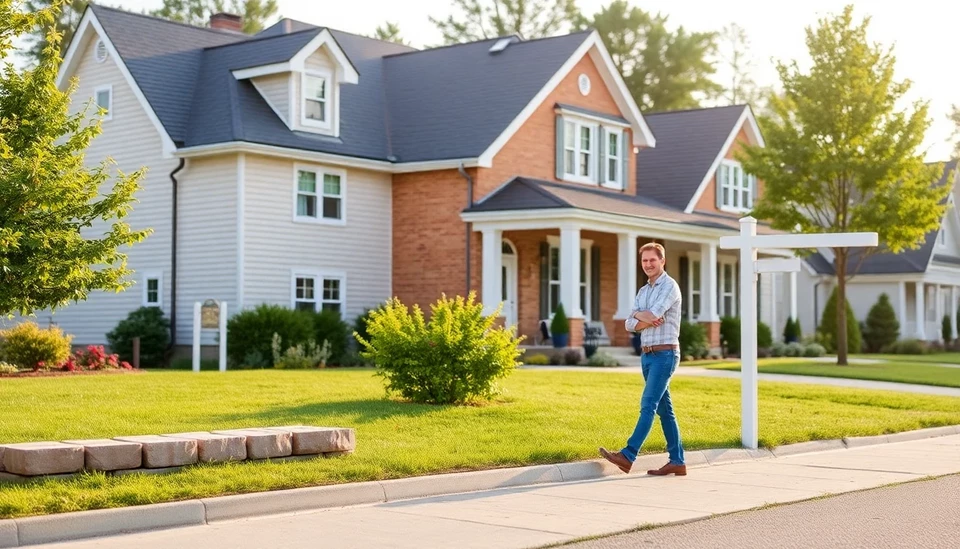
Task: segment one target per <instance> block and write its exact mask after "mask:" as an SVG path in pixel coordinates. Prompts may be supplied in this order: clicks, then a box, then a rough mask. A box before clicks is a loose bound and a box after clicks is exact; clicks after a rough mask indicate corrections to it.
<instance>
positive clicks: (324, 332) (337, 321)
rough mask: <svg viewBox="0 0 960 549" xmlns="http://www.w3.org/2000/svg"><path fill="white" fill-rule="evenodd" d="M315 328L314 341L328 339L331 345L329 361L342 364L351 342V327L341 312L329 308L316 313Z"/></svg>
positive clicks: (314, 318)
mask: <svg viewBox="0 0 960 549" xmlns="http://www.w3.org/2000/svg"><path fill="white" fill-rule="evenodd" d="M313 329H314V331H313V340H314V341H326V342H328V343H329V345H330V356H329V362H330V363H331V364H340V362H341V361H342V360H343V354H344V353H345V352H346V351H347V345H349V342H350V327H349V326H347V323H346V322H344V321H343V320H341V317H340V312H339V311H331V310H329V309H327V310H324V311H320V312H318V313H315V315H314V317H313Z"/></svg>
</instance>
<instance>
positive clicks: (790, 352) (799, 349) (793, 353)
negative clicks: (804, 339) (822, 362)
mask: <svg viewBox="0 0 960 549" xmlns="http://www.w3.org/2000/svg"><path fill="white" fill-rule="evenodd" d="M804 352H806V347H804V345H803V343H800V342H798V341H794V342H793V343H788V344H787V347H786V349H785V350H784V352H783V356H788V357H799V356H803V354H804Z"/></svg>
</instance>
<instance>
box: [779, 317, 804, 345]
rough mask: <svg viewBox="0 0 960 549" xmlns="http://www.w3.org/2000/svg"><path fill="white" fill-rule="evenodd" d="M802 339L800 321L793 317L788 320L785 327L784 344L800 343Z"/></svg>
mask: <svg viewBox="0 0 960 549" xmlns="http://www.w3.org/2000/svg"><path fill="white" fill-rule="evenodd" d="M802 337H803V331H802V330H801V329H800V320H799V319H796V318H793V317H790V318H788V319H787V323H786V325H784V327H783V342H784V343H793V342H794V341H800V339H801V338H802Z"/></svg>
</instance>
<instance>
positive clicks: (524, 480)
mask: <svg viewBox="0 0 960 549" xmlns="http://www.w3.org/2000/svg"><path fill="white" fill-rule="evenodd" d="M949 435H960V425H952V426H947V427H934V428H929V429H920V430H916V431H906V432H903V433H896V434H892V435H879V436H867V437H845V438H843V439H832V440H818V441H811V442H801V443H797V444H789V445H785V446H779V447H777V448H774V449H773V450H772V451H771V450H764V449H760V450H747V449H743V448H718V449H710V450H694V451H691V452H687V454H686V457H687V459H686V461H687V465H688V466H689V467H691V468H698V467H710V466H712V465H717V464H721V463H732V462H738V461H751V460H764V459H770V458H773V457H782V456H789V455H797V454H805V453H812V452H823V451H829V450H840V449H846V448H858V447H862V446H868V445H875V444H886V443H893V442H906V441H911V440H921V439H926V438H934V437H941V436H949ZM665 458H666V454H653V455H644V456H640V457H639V458H638V459H637V461H636V462H635V463H634V468H635V471H637V472H640V471H643V470H644V469H646V468H647V467H659V466H660V465H662V464H663V460H664V459H665ZM637 472H635V473H632V474H637ZM622 474H623V473H621V472H620V470H619V469H617V468H616V467H615V466H613V465H612V464H609V463H607V462H605V461H603V460H591V461H579V462H573V463H558V464H553V465H534V466H528V467H513V468H507V469H489V470H486V471H470V472H466V473H446V474H440V475H427V476H421V477H411V478H401V479H393V480H384V481H369V482H358V483H349V484H335V485H328V486H315V487H309V488H295V489H291V490H275V491H271V492H257V493H251V494H240V495H234V496H218V497H212V498H201V499H193V500H188V501H179V502H172V503H159V504H150V505H139V506H134V507H120V508H116V509H98V510H94V511H79V512H75V513H61V514H55V515H45V516H37V517H26V518H19V519H5V520H0V548H8V547H24V546H29V545H37V544H41V543H51V542H62V541H71V540H78V539H83V538H90V537H97V536H109V535H118V534H128V533H134V532H142V531H145V530H158V529H166V528H177V527H183V526H201V525H204V524H209V523H216V522H222V521H229V520H236V519H241V518H249V517H253V516H266V515H278V514H286V513H295V512H302V511H311V510H317V509H325V508H332V507H346V506H352V505H369V504H376V503H386V502H393V501H399V500H405V499H412V498H420V497H431V496H440V495H448V494H456V493H464V492H475V491H480V490H493V489H497V488H514V487H518V486H531V485H536V484H545V483H553V482H575V481H583V480H593V479H598V478H603V477H607V476H614V475H617V476H618V475H622Z"/></svg>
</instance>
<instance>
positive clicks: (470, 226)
mask: <svg viewBox="0 0 960 549" xmlns="http://www.w3.org/2000/svg"><path fill="white" fill-rule="evenodd" d="M457 171H459V172H460V175H461V176H463V178H464V179H466V180H467V208H471V207H473V178H472V177H470V174H468V173H467V170H465V169H463V161H461V162H460V166H459V167H458V168H457ZM471 233H473V223H471V222H470V221H467V232H466V239H467V293H466V294H464V297H466V296H468V295H470V240H471V238H470V236H471Z"/></svg>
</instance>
